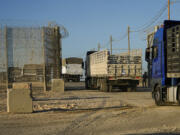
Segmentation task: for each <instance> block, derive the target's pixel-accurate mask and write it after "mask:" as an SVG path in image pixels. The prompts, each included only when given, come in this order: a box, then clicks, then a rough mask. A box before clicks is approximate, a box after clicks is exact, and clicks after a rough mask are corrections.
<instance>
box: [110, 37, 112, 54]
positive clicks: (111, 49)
mask: <svg viewBox="0 0 180 135" xmlns="http://www.w3.org/2000/svg"><path fill="white" fill-rule="evenodd" d="M110 49H111V55H112V35H111V36H110Z"/></svg>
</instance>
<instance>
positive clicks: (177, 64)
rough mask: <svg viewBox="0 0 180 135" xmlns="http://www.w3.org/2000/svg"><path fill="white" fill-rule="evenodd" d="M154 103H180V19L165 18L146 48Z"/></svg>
mask: <svg viewBox="0 0 180 135" xmlns="http://www.w3.org/2000/svg"><path fill="white" fill-rule="evenodd" d="M146 61H147V62H149V63H150V64H151V68H150V69H149V70H151V71H150V73H151V74H150V75H151V77H150V78H151V80H150V82H151V87H152V97H153V99H154V100H155V103H156V105H164V104H167V103H180V21H172V20H165V21H164V24H163V25H162V26H161V27H160V28H159V29H158V30H157V31H156V32H155V33H154V38H153V45H152V46H151V47H149V48H147V49H146Z"/></svg>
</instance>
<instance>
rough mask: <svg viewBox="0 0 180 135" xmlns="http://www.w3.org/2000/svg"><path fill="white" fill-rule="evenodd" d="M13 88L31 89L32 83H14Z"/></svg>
mask: <svg viewBox="0 0 180 135" xmlns="http://www.w3.org/2000/svg"><path fill="white" fill-rule="evenodd" d="M12 88H13V90H14V89H31V84H30V83H13V84H12Z"/></svg>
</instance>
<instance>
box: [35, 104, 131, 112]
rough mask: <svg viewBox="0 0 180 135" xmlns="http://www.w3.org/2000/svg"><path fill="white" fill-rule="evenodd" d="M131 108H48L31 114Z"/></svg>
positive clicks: (124, 107) (126, 107) (125, 107)
mask: <svg viewBox="0 0 180 135" xmlns="http://www.w3.org/2000/svg"><path fill="white" fill-rule="evenodd" d="M132 108H134V107H132V106H128V105H126V106H112V107H98V108H81V109H74V108H73V109H62V108H50V109H43V110H37V111H34V112H33V113H42V112H88V111H99V110H108V109H121V110H126V109H132Z"/></svg>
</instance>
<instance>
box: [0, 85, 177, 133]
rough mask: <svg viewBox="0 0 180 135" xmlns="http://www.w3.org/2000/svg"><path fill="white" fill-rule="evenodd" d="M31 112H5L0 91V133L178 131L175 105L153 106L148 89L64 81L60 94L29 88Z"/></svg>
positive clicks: (2, 93) (4, 98)
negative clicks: (113, 88) (119, 89)
mask: <svg viewBox="0 0 180 135" xmlns="http://www.w3.org/2000/svg"><path fill="white" fill-rule="evenodd" d="M33 96H34V101H33V108H34V113H32V114H8V113H7V112H6V92H3V91H1V92H0V135H14V134H17V135H18V134H21V135H34V134H39V135H85V134H86V135H119V134H129V135H134V134H148V135H149V134H160V135H161V134H162V135H163V134H178V133H180V117H179V114H180V108H179V106H161V107H157V106H156V105H155V104H154V101H153V100H152V97H151V92H150V90H149V89H144V88H139V89H138V91H137V92H112V93H105V92H99V91H97V90H85V89H84V83H66V91H65V92H64V93H53V92H46V93H43V92H42V91H38V90H36V91H33Z"/></svg>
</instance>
